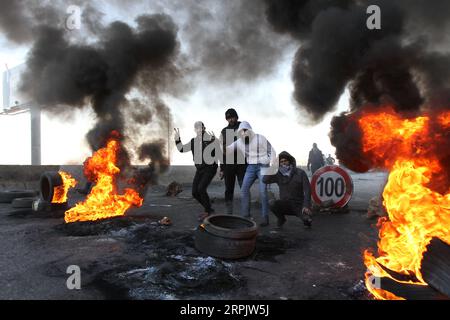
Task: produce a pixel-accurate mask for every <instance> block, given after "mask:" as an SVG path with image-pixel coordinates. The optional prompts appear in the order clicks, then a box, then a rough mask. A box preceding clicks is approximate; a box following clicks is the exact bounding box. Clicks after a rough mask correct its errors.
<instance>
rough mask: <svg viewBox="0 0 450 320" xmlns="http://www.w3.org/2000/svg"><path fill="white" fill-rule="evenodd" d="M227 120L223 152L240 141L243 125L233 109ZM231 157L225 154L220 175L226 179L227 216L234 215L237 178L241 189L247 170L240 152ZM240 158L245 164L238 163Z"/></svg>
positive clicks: (223, 138) (229, 112) (235, 152)
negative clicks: (239, 134)
mask: <svg viewBox="0 0 450 320" xmlns="http://www.w3.org/2000/svg"><path fill="white" fill-rule="evenodd" d="M225 119H226V120H227V121H228V126H226V127H225V128H223V129H222V132H221V133H220V139H221V141H222V142H223V150H225V149H226V147H227V146H229V145H230V144H232V143H233V142H235V141H236V140H237V139H238V137H237V130H238V129H239V125H240V124H241V122H240V121H238V119H239V116H238V114H237V112H236V110H234V109H232V108H231V109H228V110H227V111H226V112H225ZM230 155H231V156H230ZM230 155H229V156H228V157H227V156H226V154H224V156H223V159H222V162H221V164H220V173H219V176H220V179H225V207H226V213H227V214H233V198H234V186H235V184H236V178H237V181H238V184H239V187H242V182H243V181H244V176H245V170H246V169H247V164H246V163H245V158H244V156H243V154H242V153H241V152H240V151H239V150H237V149H236V150H234V153H231V154H230ZM239 156H241V158H242V159H244V163H238V162H239V161H238V157H239ZM241 162H242V161H241Z"/></svg>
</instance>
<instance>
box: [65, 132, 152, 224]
mask: <svg viewBox="0 0 450 320" xmlns="http://www.w3.org/2000/svg"><path fill="white" fill-rule="evenodd" d="M119 148H120V145H119V142H118V141H117V140H115V139H113V138H112V139H110V140H109V141H108V143H107V145H106V147H104V148H102V149H99V150H98V151H96V152H95V153H94V155H93V156H92V157H90V158H88V159H87V160H86V162H85V164H84V166H85V168H84V173H85V175H86V177H88V178H89V179H90V180H91V181H93V182H94V183H95V185H94V187H93V188H92V190H91V193H90V194H89V195H88V196H87V198H86V200H85V201H84V202H81V203H78V204H77V205H76V206H75V207H73V208H71V209H69V210H68V211H66V213H65V217H64V220H65V221H66V222H67V223H69V222H75V221H92V220H99V219H105V218H110V217H116V216H122V215H124V214H125V212H126V211H127V210H128V209H129V208H130V207H131V206H136V207H140V206H141V205H142V203H143V199H142V198H141V197H140V196H139V193H138V192H137V191H135V190H133V189H130V188H127V189H125V190H124V194H121V195H120V194H118V191H117V186H116V179H115V176H116V175H117V174H119V173H120V169H119V168H118V167H117V166H116V160H117V152H118V150H119Z"/></svg>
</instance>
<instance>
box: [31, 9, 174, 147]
mask: <svg viewBox="0 0 450 320" xmlns="http://www.w3.org/2000/svg"><path fill="white" fill-rule="evenodd" d="M177 50H178V41H177V27H176V25H175V24H174V23H173V21H172V19H171V18H170V17H169V16H167V15H162V14H154V15H142V16H139V17H138V18H137V19H136V27H135V28H133V27H131V26H129V25H128V24H126V23H123V22H118V21H117V22H113V23H111V24H110V25H109V26H108V27H105V28H104V29H103V30H102V32H101V34H99V40H98V41H97V42H96V43H94V44H89V45H86V44H74V43H71V42H70V41H69V40H68V39H67V37H66V32H65V31H64V30H62V29H58V28H54V27H50V26H41V27H40V28H39V31H38V37H37V39H36V41H35V42H34V44H33V47H32V49H31V51H30V53H29V55H28V59H27V63H26V65H27V70H26V72H25V74H24V76H23V79H22V90H23V91H24V92H25V93H27V94H28V95H29V96H32V97H33V98H34V100H35V101H36V102H37V103H38V104H39V105H41V106H44V107H45V108H47V109H50V110H52V111H53V112H66V110H67V108H68V107H72V108H83V107H84V106H85V105H86V104H90V105H91V106H92V108H93V110H94V111H95V114H96V117H97V123H96V125H95V126H94V128H92V130H91V131H90V132H89V133H88V134H87V140H88V142H89V144H90V146H91V147H92V149H93V150H97V149H98V148H100V147H102V146H104V144H105V142H106V140H107V139H108V138H109V135H110V133H111V131H113V130H116V131H118V132H120V133H121V134H122V136H123V133H124V132H125V119H124V115H125V114H127V112H131V113H132V114H133V117H134V119H135V120H136V119H137V118H139V121H138V123H148V122H149V121H150V120H151V117H150V115H151V112H152V111H151V107H152V106H148V108H144V107H143V106H142V105H139V104H136V103H135V102H136V99H135V100H133V101H134V103H133V102H130V101H128V99H127V97H126V95H127V93H129V91H130V90H131V88H133V87H134V84H135V83H137V82H140V83H145V82H146V81H147V80H149V81H150V82H148V83H147V85H148V86H149V87H152V86H153V87H154V86H156V84H155V82H157V81H158V79H156V78H152V79H148V77H145V73H144V72H141V71H143V70H149V72H151V71H152V70H155V72H156V73H158V74H161V73H164V70H165V69H166V68H167V69H170V68H172V66H173V60H174V58H175V57H176V54H177ZM138 78H139V81H138V80H137V79H138ZM153 93H154V94H155V95H156V94H158V93H159V91H158V90H156V91H154V92H153ZM128 107H136V108H135V109H134V110H133V109H132V110H127V109H128Z"/></svg>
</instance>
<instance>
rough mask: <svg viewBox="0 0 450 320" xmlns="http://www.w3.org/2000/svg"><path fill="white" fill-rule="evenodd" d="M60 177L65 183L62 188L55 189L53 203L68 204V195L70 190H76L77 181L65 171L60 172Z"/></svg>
mask: <svg viewBox="0 0 450 320" xmlns="http://www.w3.org/2000/svg"><path fill="white" fill-rule="evenodd" d="M58 173H59V175H60V176H61V179H62V181H63V184H62V185H61V186H57V187H55V188H53V198H52V203H65V202H67V193H68V192H69V189H70V188H74V187H75V186H76V185H77V180H75V179H74V178H72V176H71V175H70V174H68V173H67V172H64V171H59V172H58Z"/></svg>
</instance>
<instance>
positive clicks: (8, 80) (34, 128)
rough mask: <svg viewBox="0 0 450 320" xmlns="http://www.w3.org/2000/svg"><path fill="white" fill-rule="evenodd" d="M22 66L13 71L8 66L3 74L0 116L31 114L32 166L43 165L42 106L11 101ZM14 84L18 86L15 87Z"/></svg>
mask: <svg viewBox="0 0 450 320" xmlns="http://www.w3.org/2000/svg"><path fill="white" fill-rule="evenodd" d="M21 67H22V65H21V66H18V67H15V68H13V69H12V70H10V69H8V66H6V71H5V72H4V73H3V111H2V112H0V115H7V116H14V115H18V114H21V113H25V112H30V128H31V130H30V133H31V165H35V166H38V165H41V108H40V106H37V105H34V104H32V103H29V102H26V103H24V102H23V101H11V88H13V89H14V90H17V88H16V86H17V82H18V79H16V78H17V77H18V73H19V72H20V68H21ZM14 83H15V84H16V86H14Z"/></svg>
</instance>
